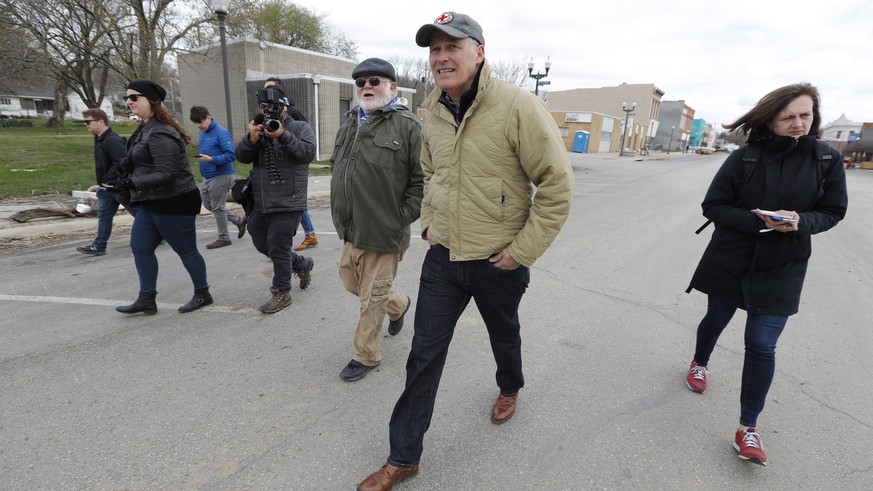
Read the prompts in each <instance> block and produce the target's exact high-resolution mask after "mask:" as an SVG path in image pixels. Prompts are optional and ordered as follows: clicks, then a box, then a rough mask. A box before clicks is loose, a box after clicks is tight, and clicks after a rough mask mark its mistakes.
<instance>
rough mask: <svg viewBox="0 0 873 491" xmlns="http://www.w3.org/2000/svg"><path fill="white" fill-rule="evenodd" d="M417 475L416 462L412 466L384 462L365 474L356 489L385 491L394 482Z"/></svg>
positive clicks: (361, 490)
mask: <svg viewBox="0 0 873 491" xmlns="http://www.w3.org/2000/svg"><path fill="white" fill-rule="evenodd" d="M417 475H418V464H415V465H413V466H412V467H397V466H395V465H391V464H389V463H388V462H385V465H383V466H382V468H381V469H379V470H378V471H376V472H374V473H372V474H370V475H369V476H367V478H366V479H364V480H363V481H361V484H358V491H387V490H388V489H391V488H393V487H394V485H395V484H397V483H399V482H403V481H407V480H409V479H412V478H413V477H415V476H417Z"/></svg>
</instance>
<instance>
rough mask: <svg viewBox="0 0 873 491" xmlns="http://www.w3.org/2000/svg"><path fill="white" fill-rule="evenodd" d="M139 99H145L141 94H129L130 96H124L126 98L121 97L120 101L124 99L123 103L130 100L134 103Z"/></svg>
mask: <svg viewBox="0 0 873 491" xmlns="http://www.w3.org/2000/svg"><path fill="white" fill-rule="evenodd" d="M140 97H145V96H144V95H142V94H130V95H126V96H124V97H122V99H124V100H125V101H126V100H128V99H130V100H132V101H133V102H136V100H137V99H139V98H140Z"/></svg>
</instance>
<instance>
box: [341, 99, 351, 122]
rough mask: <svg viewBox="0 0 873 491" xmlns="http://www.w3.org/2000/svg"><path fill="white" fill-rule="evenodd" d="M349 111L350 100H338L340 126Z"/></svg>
mask: <svg viewBox="0 0 873 491" xmlns="http://www.w3.org/2000/svg"><path fill="white" fill-rule="evenodd" d="M351 109H352V101H351V100H349V99H340V100H339V112H340V114H339V116H340V118H339V120H340V124H342V122H343V121H344V120H345V118H346V113H347V112H349V111H351Z"/></svg>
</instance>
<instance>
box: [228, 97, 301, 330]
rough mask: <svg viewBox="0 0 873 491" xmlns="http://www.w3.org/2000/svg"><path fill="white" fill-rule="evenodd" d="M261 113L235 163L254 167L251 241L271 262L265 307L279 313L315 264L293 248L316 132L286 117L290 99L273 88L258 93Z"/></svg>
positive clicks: (243, 141) (289, 301) (250, 126)
mask: <svg viewBox="0 0 873 491" xmlns="http://www.w3.org/2000/svg"><path fill="white" fill-rule="evenodd" d="M258 105H259V107H260V110H261V112H259V113H257V114H255V116H254V118H253V119H252V120H251V121H249V132H248V134H247V135H245V136H244V137H243V138H242V140H241V141H240V142H239V145H237V147H236V159H237V161H239V162H240V163H242V164H252V174H251V176H250V181H251V187H252V191H253V193H254V208H253V210H252V212H251V215H250V216H249V219H248V224H247V226H248V232H249V235H251V237H252V243H253V244H254V245H255V248H256V249H257V250H258V252H260V253H261V254H263V255H265V256H267V257H269V258H270V260H271V261H272V262H273V284H272V286H271V287H270V293H271V298H270V300H269V301H267V303H265V304H264V305H262V306H261V308H260V310H261V312H263V313H264V314H273V313H276V312H278V311H280V310H282V309H283V308H285V307H286V306H288V305H289V304H290V303H291V294H290V290H291V274H292V272H293V273H294V274H296V275H297V276H298V277H299V278H300V289H301V290H305V289H306V287H307V286H309V283H310V281H311V279H312V277H311V272H312V267H313V265H314V264H315V262H314V261H313V260H312V258H305V257H303V256H301V255H299V254H295V253H294V252H293V251H292V250H291V246H292V241H293V238H294V235H295V233H296V232H297V227H298V226H299V225H300V219H301V216H302V215H303V212H304V211H305V210H306V197H307V188H308V186H309V163H310V162H311V161H312V160H313V159H314V158H315V133H314V132H313V131H312V128H311V127H310V126H309V124H308V123H306V122H304V121H295V120H294V118H291V117H289V116H288V106H289V102H288V98H287V97H285V95H284V94H283V93H282V91H280V90H279V89H277V88H275V87H267V88H265V89H262V90H259V91H258Z"/></svg>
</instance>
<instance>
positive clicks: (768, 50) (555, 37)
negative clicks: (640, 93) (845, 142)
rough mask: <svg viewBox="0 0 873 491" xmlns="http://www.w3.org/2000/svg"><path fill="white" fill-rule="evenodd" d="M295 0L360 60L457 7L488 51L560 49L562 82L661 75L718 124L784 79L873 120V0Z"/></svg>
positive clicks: (555, 66) (658, 79)
mask: <svg viewBox="0 0 873 491" xmlns="http://www.w3.org/2000/svg"><path fill="white" fill-rule="evenodd" d="M293 1H294V2H295V3H297V4H298V5H302V6H305V7H309V8H314V9H315V10H316V12H318V13H321V14H326V18H325V20H326V22H327V23H328V24H329V25H330V26H331V27H332V28H334V29H335V30H337V31H339V32H342V33H343V34H344V35H345V36H346V37H347V38H349V39H350V40H352V41H354V42H356V43H357V45H358V51H359V58H360V59H364V58H369V57H372V56H377V57H380V58H389V57H392V56H394V55H398V56H401V57H406V56H420V57H426V56H427V50H426V49H425V48H419V47H418V46H417V45H416V44H415V33H416V31H417V30H418V28H419V27H421V25H423V24H428V23H431V22H433V20H434V19H435V18H436V17H437V16H438V15H439V14H440V13H441V12H443V11H447V10H454V11H457V12H462V13H465V14H468V15H470V16H471V17H473V18H474V19H476V21H478V22H479V24H481V25H482V30H483V33H484V36H485V57H486V58H487V59H491V60H498V59H505V60H517V59H522V60H529V59H530V58H531V57H533V59H534V61H535V63H536V66H535V68H534V71H535V72H536V71H540V72H542V71H544V66H543V63H544V62H545V60H546V57H551V60H552V68H551V71H550V72H549V77H548V78H547V79H546V80H550V81H551V85H550V86H549V87H548V88H549V89H550V90H553V91H554V90H568V89H575V88H591V87H604V86H614V85H619V84H621V83H622V82H627V83H652V84H655V86H657V87H658V88H660V89H661V90H663V91H664V92H665V94H664V97H663V100H683V99H684V100H685V101H686V104H688V105H689V106H690V107H692V108H693V109H694V110H695V117H696V118H703V119H705V120H706V121H707V122H709V123H712V124H713V125H720V124H722V123H728V122H731V121H733V120H735V119H736V118H737V117H739V116H741V115H742V114H743V113H745V112H746V111H747V110H749V109H750V108H751V107H752V106H753V105H754V104H755V102H757V101H758V100H759V99H760V98H761V97H762V96H763V95H764V94H766V93H767V92H769V91H771V90H773V89H775V88H778V87H781V86H783V85H787V84H791V83H795V82H810V83H812V84H814V85H816V86H817V87H818V88H819V91H820V92H821V95H822V118H823V120H824V123H829V122H831V121H833V120H834V119H836V118H837V117H839V116H840V114H843V113H845V114H846V117H848V118H849V119H850V120H852V121H855V122H859V123H860V122H873V57H871V56H870V53H869V49H870V45H871V44H870V43H871V41H873V36H871V34H870V33H871V31H873V28H871V21H873V2H870V1H869V0H848V1H844V2H825V1H817V2H816V1H797V0H795V1H787V0H754V1H751V0H735V1H719V2H711V1H702V2H690V1H678V0H659V1H651V0H620V1H588V0H583V1H572V2H571V1H555V0H552V1H546V2H537V1H526V2H522V1H518V0H500V1H496V0H481V1H467V2H446V3H440V2H384V3H378V2H377V3H372V2H369V3H368V2H360V1H350V0H327V1H325V0H293ZM541 90H542V89H541ZM628 102H629V103H630V102H631V101H628ZM615 112H616V113H617V114H619V115H621V114H623V113H622V112H621V108H620V107H618V108H616V111H615ZM719 129H721V128H720V126H719Z"/></svg>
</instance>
